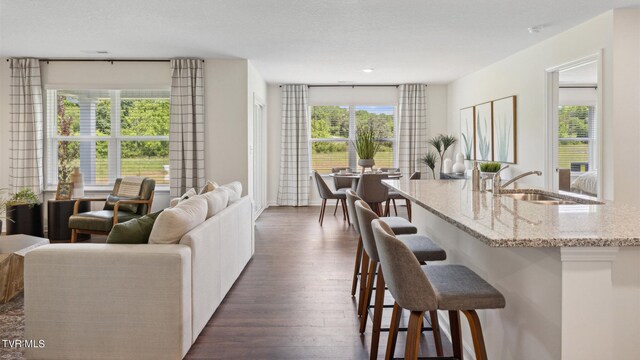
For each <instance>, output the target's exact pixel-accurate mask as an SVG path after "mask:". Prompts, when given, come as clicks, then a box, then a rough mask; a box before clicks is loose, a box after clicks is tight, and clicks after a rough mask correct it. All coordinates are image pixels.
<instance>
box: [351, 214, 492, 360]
mask: <svg viewBox="0 0 640 360" xmlns="http://www.w3.org/2000/svg"><path fill="white" fill-rule="evenodd" d="M356 206H357V205H356ZM371 226H372V228H373V234H374V238H375V243H376V246H377V249H378V255H379V256H380V264H381V266H382V271H383V272H384V274H385V278H386V283H387V286H388V287H389V291H390V292H391V294H392V295H393V297H394V299H395V304H394V306H393V314H392V317H391V329H390V330H389V342H388V344H387V353H386V357H385V358H386V359H390V358H392V357H393V353H394V351H395V343H396V339H397V336H398V326H399V323H400V311H401V309H407V310H410V311H411V315H410V317H409V326H408V332H407V344H406V348H405V354H404V358H405V359H417V358H418V350H419V344H420V333H421V322H422V317H423V316H424V313H425V311H429V312H431V313H433V312H435V310H436V309H437V310H448V311H449V323H450V326H451V329H450V330H451V343H452V345H453V356H454V357H456V358H458V359H461V358H462V335H461V332H460V314H459V311H462V313H463V314H465V316H466V317H467V320H468V321H469V327H470V328H471V337H472V338H473V347H474V350H475V354H476V359H477V360H486V359H487V351H486V349H485V345H484V338H483V335H482V327H481V324H480V320H479V319H478V314H477V313H476V310H477V309H499V308H504V307H505V299H504V296H502V294H501V293H500V292H499V291H498V290H496V289H495V288H494V287H493V286H491V285H490V284H489V283H487V282H486V281H484V280H483V279H482V278H481V277H480V276H478V275H477V274H476V273H474V272H473V271H471V270H469V269H468V268H467V267H465V266H462V265H429V266H421V265H420V263H419V262H418V261H417V259H416V258H415V256H413V251H412V250H411V249H410V248H409V247H408V246H407V245H406V244H405V243H404V242H403V241H402V240H400V239H398V237H397V236H395V235H394V234H393V231H392V230H391V229H390V228H389V227H388V226H387V225H386V224H385V223H384V222H382V221H380V220H373V221H372V224H371ZM365 244H366V242H365ZM438 355H440V354H438Z"/></svg>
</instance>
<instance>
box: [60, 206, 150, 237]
mask: <svg viewBox="0 0 640 360" xmlns="http://www.w3.org/2000/svg"><path fill="white" fill-rule="evenodd" d="M138 217H140V215H137V214H134V213H130V212H127V211H118V222H119V223H120V222H125V221H129V220H131V219H135V218H138ZM112 227H113V210H100V211H89V212H85V213H80V214H77V215H71V217H70V218H69V228H70V229H80V230H91V231H101V232H107V233H108V232H109V231H111V228H112Z"/></svg>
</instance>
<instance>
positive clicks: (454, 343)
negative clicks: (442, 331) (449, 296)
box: [449, 310, 463, 360]
mask: <svg viewBox="0 0 640 360" xmlns="http://www.w3.org/2000/svg"><path fill="white" fill-rule="evenodd" d="M449 326H450V329H451V347H452V348H453V357H455V358H457V359H459V360H463V359H462V333H461V329H460V313H458V311H457V310H450V311H449Z"/></svg>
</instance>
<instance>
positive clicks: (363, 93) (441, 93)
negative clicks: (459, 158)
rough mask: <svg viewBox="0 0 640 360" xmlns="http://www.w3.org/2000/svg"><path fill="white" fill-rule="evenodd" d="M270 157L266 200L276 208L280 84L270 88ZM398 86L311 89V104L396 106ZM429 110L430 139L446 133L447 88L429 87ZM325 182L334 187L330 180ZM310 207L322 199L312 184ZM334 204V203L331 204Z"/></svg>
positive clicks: (278, 176) (441, 86) (278, 165)
mask: <svg viewBox="0 0 640 360" xmlns="http://www.w3.org/2000/svg"><path fill="white" fill-rule="evenodd" d="M267 96H268V98H269V101H268V109H267V111H268V115H269V119H268V124H269V125H268V137H269V138H268V141H267V143H268V145H267V147H268V154H267V155H268V156H267V168H268V172H267V177H268V181H267V186H268V192H267V195H268V196H267V201H268V203H269V205H270V206H275V205H277V198H278V182H279V179H280V130H281V124H280V119H281V112H280V111H281V94H280V87H279V86H278V85H273V84H270V85H269V88H268V95H267ZM397 104H398V89H397V88H396V87H311V88H309V105H397ZM427 111H428V116H429V122H430V124H429V136H433V135H436V134H439V133H444V132H446V131H447V86H446V85H428V86H427ZM325 181H326V182H327V183H328V184H329V185H332V184H333V181H331V178H329V177H326V178H325ZM310 185H311V189H310V191H309V194H310V198H309V201H310V204H311V205H319V204H320V199H319V197H318V191H317V190H316V186H315V183H313V181H311V184H310ZM332 205H333V204H332Z"/></svg>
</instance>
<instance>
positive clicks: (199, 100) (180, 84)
mask: <svg viewBox="0 0 640 360" xmlns="http://www.w3.org/2000/svg"><path fill="white" fill-rule="evenodd" d="M203 67H204V64H203V62H202V60H200V59H174V60H171V70H172V75H171V123H170V125H169V165H170V169H169V184H170V188H171V196H180V195H182V194H184V193H185V192H186V191H187V189H190V188H196V189H200V188H202V187H203V186H204V183H205V175H204V83H203V77H202V73H203Z"/></svg>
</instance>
